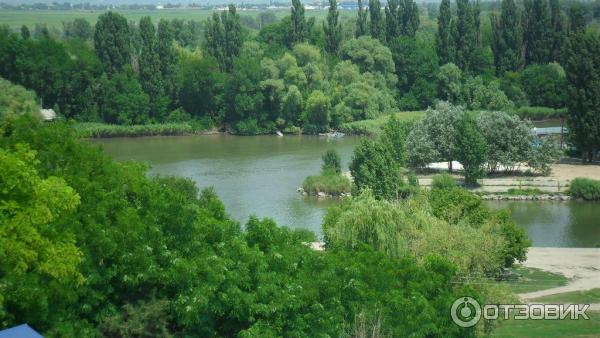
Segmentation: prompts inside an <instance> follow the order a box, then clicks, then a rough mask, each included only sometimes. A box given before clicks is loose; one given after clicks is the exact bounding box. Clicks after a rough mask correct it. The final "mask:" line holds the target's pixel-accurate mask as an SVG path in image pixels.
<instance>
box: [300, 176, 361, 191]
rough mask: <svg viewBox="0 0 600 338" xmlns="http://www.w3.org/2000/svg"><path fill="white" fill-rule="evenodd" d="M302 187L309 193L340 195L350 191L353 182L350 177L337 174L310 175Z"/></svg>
mask: <svg viewBox="0 0 600 338" xmlns="http://www.w3.org/2000/svg"><path fill="white" fill-rule="evenodd" d="M302 189H304V191H305V192H306V193H307V194H309V195H317V194H318V193H319V192H323V193H325V194H327V195H331V196H339V195H341V194H342V193H345V194H347V193H350V191H351V190H352V182H350V179H348V177H346V176H342V175H336V174H325V175H318V176H308V177H307V178H306V179H305V180H304V182H303V183H302Z"/></svg>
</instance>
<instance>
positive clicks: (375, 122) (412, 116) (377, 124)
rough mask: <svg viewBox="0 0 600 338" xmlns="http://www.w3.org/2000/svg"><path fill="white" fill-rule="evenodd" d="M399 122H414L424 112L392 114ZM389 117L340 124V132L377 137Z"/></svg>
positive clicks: (423, 114) (421, 116)
mask: <svg viewBox="0 0 600 338" xmlns="http://www.w3.org/2000/svg"><path fill="white" fill-rule="evenodd" d="M393 114H394V115H395V116H396V118H397V119H398V120H400V121H416V120H419V119H421V118H423V116H425V112H424V111H407V112H397V113H393ZM390 116H391V115H384V116H380V117H378V118H376V119H371V120H362V121H355V122H348V123H344V124H342V126H341V127H340V130H341V131H342V132H344V133H346V134H351V135H367V136H375V135H379V134H380V133H381V131H382V128H383V126H384V125H385V124H386V122H387V121H388V120H389V118H390Z"/></svg>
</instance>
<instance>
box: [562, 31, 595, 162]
mask: <svg viewBox="0 0 600 338" xmlns="http://www.w3.org/2000/svg"><path fill="white" fill-rule="evenodd" d="M569 40H570V42H569V44H568V48H567V50H568V54H567V58H566V60H567V61H566V64H565V71H566V73H567V81H568V83H569V86H568V108H569V113H568V115H567V124H568V126H569V137H570V138H571V140H572V142H573V144H574V145H575V146H576V147H577V149H578V150H579V151H580V152H581V154H582V159H583V160H584V161H590V162H591V161H592V160H593V159H594V155H595V154H596V153H597V152H598V149H600V118H599V117H600V113H599V111H598V109H599V108H600V102H598V100H600V38H598V37H597V36H595V35H593V34H585V33H579V34H574V35H572V36H571V37H570V38H569Z"/></svg>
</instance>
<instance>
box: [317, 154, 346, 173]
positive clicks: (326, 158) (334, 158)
mask: <svg viewBox="0 0 600 338" xmlns="http://www.w3.org/2000/svg"><path fill="white" fill-rule="evenodd" d="M321 158H322V159H323V165H322V166H321V171H322V172H323V173H325V172H327V171H333V172H334V173H335V174H341V173H342V160H341V158H340V155H339V154H338V153H337V151H335V150H327V151H326V152H325V154H323V156H322V157H321Z"/></svg>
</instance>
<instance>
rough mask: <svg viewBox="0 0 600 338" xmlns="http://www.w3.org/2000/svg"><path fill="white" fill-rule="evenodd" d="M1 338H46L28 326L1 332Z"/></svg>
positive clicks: (24, 325) (23, 325)
mask: <svg viewBox="0 0 600 338" xmlns="http://www.w3.org/2000/svg"><path fill="white" fill-rule="evenodd" d="M0 338H44V337H43V336H42V335H41V334H39V333H37V332H35V330H34V329H32V328H31V327H29V325H27V324H22V325H19V326H15V327H12V328H10V329H6V330H2V331H0Z"/></svg>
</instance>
